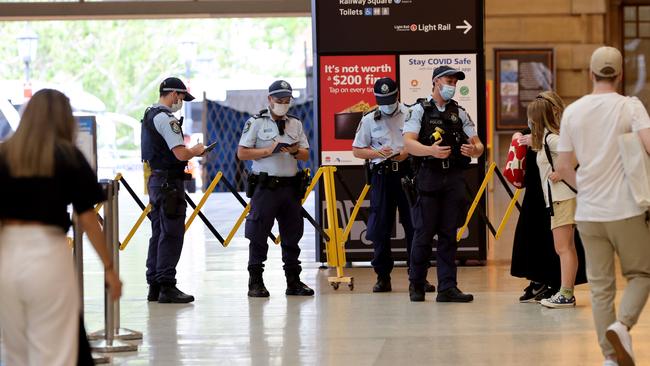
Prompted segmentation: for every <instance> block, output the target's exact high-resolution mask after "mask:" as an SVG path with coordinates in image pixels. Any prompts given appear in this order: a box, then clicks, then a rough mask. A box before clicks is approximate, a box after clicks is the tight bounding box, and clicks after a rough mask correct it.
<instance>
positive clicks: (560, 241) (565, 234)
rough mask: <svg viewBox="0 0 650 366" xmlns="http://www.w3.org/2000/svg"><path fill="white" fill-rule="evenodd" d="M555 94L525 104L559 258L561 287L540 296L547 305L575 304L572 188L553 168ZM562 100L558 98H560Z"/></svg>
mask: <svg viewBox="0 0 650 366" xmlns="http://www.w3.org/2000/svg"><path fill="white" fill-rule="evenodd" d="M553 94H555V93H552V94H549V93H541V94H540V95H538V96H537V98H535V100H533V101H532V102H531V103H530V104H529V105H528V123H529V125H530V128H531V131H532V132H531V141H530V142H531V148H532V149H533V150H534V151H537V165H538V166H539V170H540V179H541V183H542V190H543V191H544V199H545V201H546V207H547V208H548V210H549V213H550V215H551V231H552V232H553V242H554V246H555V251H556V252H557V254H558V256H559V257H560V268H561V287H560V291H558V292H557V293H556V294H555V295H553V296H551V297H550V298H548V299H543V300H542V301H541V304H542V305H543V306H546V307H549V308H565V307H574V306H575V304H576V300H575V296H574V295H573V289H574V286H575V282H576V275H577V272H578V254H577V252H576V246H575V242H574V232H575V220H574V216H575V208H576V199H575V197H576V192H575V189H574V188H573V187H571V186H569V185H568V184H567V183H566V182H564V181H562V180H561V179H560V178H559V176H558V174H557V173H556V172H555V169H554V164H553V162H554V160H556V159H557V156H558V152H557V144H558V141H559V138H560V117H561V112H560V113H558V107H557V105H558V100H557V99H558V98H559V97H557V98H556V95H553ZM559 102H561V100H560V101H559Z"/></svg>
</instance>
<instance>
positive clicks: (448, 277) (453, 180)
mask: <svg viewBox="0 0 650 366" xmlns="http://www.w3.org/2000/svg"><path fill="white" fill-rule="evenodd" d="M463 176H464V174H463V170H462V169H457V168H449V169H444V170H443V169H440V168H437V169H436V168H431V167H427V166H423V167H422V168H421V169H420V171H419V172H418V176H417V185H418V191H419V192H420V194H419V195H418V199H417V201H416V203H415V205H414V206H413V207H412V212H411V213H412V218H413V227H414V230H415V232H414V237H413V245H412V248H411V269H410V271H409V280H410V281H411V283H414V284H418V285H423V284H424V282H425V281H426V277H427V270H428V267H429V265H430V259H431V253H432V245H433V238H434V236H435V235H437V236H438V240H437V247H436V267H437V274H438V291H444V290H447V289H449V288H452V287H456V286H457V279H456V272H457V268H456V251H457V248H458V243H457V242H456V231H457V229H458V227H459V226H460V225H461V217H462V215H463V213H464V207H465V206H466V202H467V201H466V197H465V182H464V178H463Z"/></svg>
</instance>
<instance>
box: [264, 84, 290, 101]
mask: <svg viewBox="0 0 650 366" xmlns="http://www.w3.org/2000/svg"><path fill="white" fill-rule="evenodd" d="M292 95H293V89H291V85H290V84H289V83H287V82H286V81H284V80H276V81H274V82H273V84H271V86H269V96H271V97H273V98H278V99H280V98H286V97H291V96H292Z"/></svg>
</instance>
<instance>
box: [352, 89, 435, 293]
mask: <svg viewBox="0 0 650 366" xmlns="http://www.w3.org/2000/svg"><path fill="white" fill-rule="evenodd" d="M374 93H375V99H376V101H377V104H378V107H377V108H375V109H373V110H371V111H369V112H367V113H366V114H365V116H364V117H363V118H362V119H361V123H360V124H359V128H358V129H357V134H356V136H355V137H354V142H353V143H352V152H353V154H354V156H355V157H357V158H359V159H365V160H366V161H369V163H370V167H369V168H370V177H371V178H370V216H369V217H368V229H367V231H366V239H368V240H370V241H372V243H373V246H374V249H375V254H374V258H373V260H372V262H371V263H372V266H373V268H374V269H375V273H377V283H376V284H375V286H374V287H373V289H372V291H373V292H389V291H391V290H392V287H391V283H390V273H391V271H392V270H393V264H394V262H393V256H392V254H391V244H390V238H391V234H392V231H393V224H394V223H395V210H396V209H399V217H400V222H401V224H402V227H404V232H405V233H406V251H407V258H408V256H410V254H411V242H412V240H413V225H412V224H411V212H410V207H409V203H408V200H407V198H406V194H405V193H404V190H403V189H402V183H401V179H402V177H404V176H406V175H409V174H411V169H410V166H409V163H408V161H406V158H407V157H408V153H407V152H406V150H405V149H404V139H403V137H402V130H403V128H404V119H405V118H406V116H407V114H408V107H406V106H405V105H403V104H402V103H400V102H399V101H398V99H399V98H398V97H399V91H398V88H397V83H396V82H395V81H394V80H392V79H391V78H381V79H378V80H377V81H376V82H375V86H374ZM407 262H408V259H407ZM425 286H426V288H425V290H426V291H427V292H434V291H435V287H434V286H433V285H431V284H429V283H428V282H425Z"/></svg>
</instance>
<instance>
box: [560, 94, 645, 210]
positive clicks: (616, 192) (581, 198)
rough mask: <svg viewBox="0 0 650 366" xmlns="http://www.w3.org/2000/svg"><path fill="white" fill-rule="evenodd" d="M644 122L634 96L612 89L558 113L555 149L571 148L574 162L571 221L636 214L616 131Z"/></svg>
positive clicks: (639, 126)
mask: <svg viewBox="0 0 650 366" xmlns="http://www.w3.org/2000/svg"><path fill="white" fill-rule="evenodd" d="M646 128H650V117H648V112H647V111H646V109H645V107H644V106H643V104H642V103H641V101H639V100H638V99H637V98H634V97H633V98H628V97H624V96H622V95H620V94H618V93H606V94H590V95H586V96H584V97H582V98H580V99H578V100H577V101H575V102H574V103H573V104H571V105H570V106H568V107H567V109H566V110H565V111H564V114H563V115H562V123H561V129H560V142H559V145H558V151H560V152H570V151H574V152H575V155H576V158H577V159H578V163H579V164H580V167H579V168H578V171H577V173H576V183H577V187H576V188H577V189H578V196H577V208H576V217H575V218H576V220H577V221H595V222H606V221H617V220H623V219H626V218H630V217H634V216H637V215H641V214H642V213H643V212H644V211H645V208H641V207H639V206H638V205H637V204H636V202H635V201H634V198H633V196H632V191H631V190H630V187H629V185H628V184H627V182H626V180H625V175H624V172H623V163H622V161H621V157H620V151H619V148H618V136H620V135H622V134H625V133H629V132H632V131H634V132H636V131H639V130H642V129H646Z"/></svg>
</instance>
